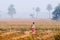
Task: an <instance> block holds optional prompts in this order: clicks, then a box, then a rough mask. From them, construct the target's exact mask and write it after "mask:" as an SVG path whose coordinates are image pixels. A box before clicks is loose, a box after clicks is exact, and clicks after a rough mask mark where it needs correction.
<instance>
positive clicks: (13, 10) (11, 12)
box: [8, 4, 16, 18]
mask: <svg viewBox="0 0 60 40" xmlns="http://www.w3.org/2000/svg"><path fill="white" fill-rule="evenodd" d="M15 13H16V10H15V8H14V5H13V4H11V5H10V6H9V8H8V14H9V15H10V16H11V18H13V15H14V14H15Z"/></svg>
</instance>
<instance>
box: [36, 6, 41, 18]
mask: <svg viewBox="0 0 60 40" xmlns="http://www.w3.org/2000/svg"><path fill="white" fill-rule="evenodd" d="M36 12H37V14H36V18H38V13H39V12H40V8H39V7H37V8H36Z"/></svg>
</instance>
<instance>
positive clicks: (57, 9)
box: [52, 4, 60, 20]
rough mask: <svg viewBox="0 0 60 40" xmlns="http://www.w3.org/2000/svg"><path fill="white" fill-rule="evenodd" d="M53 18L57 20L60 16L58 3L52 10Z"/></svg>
mask: <svg viewBox="0 0 60 40" xmlns="http://www.w3.org/2000/svg"><path fill="white" fill-rule="evenodd" d="M52 14H53V18H52V19H53V20H58V19H59V18H60V4H59V5H58V6H57V7H56V8H55V10H54V11H53V13H52Z"/></svg>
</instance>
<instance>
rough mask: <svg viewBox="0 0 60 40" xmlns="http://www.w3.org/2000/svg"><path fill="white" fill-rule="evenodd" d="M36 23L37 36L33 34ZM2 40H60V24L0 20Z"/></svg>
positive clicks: (40, 21) (41, 21)
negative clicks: (32, 29)
mask: <svg viewBox="0 0 60 40" xmlns="http://www.w3.org/2000/svg"><path fill="white" fill-rule="evenodd" d="M33 21H34V22H35V26H36V28H35V29H36V34H32V32H31V24H32V22H33ZM0 40H60V22H56V21H53V20H29V19H28V20H26V19H25V20H15V19H14V20H0Z"/></svg>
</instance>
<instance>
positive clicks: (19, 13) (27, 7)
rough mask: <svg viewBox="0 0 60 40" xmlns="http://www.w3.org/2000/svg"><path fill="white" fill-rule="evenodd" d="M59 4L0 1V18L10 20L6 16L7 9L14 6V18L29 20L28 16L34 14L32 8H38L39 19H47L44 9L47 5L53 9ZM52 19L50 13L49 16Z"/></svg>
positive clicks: (45, 0) (42, 0)
mask: <svg viewBox="0 0 60 40" xmlns="http://www.w3.org/2000/svg"><path fill="white" fill-rule="evenodd" d="M59 3H60V0H0V14H1V15H0V18H10V16H9V15H8V7H9V6H10V4H14V7H15V9H16V14H15V15H14V18H31V17H30V16H29V15H30V14H32V13H35V15H36V11H35V10H34V11H33V7H34V8H36V7H37V6H38V7H40V12H39V15H38V17H39V18H43V19H44V18H49V13H48V11H47V9H46V7H47V5H48V4H51V5H52V7H53V10H54V8H55V7H56V6H57V5H58V4H59ZM50 16H51V17H52V13H51V14H50Z"/></svg>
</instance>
